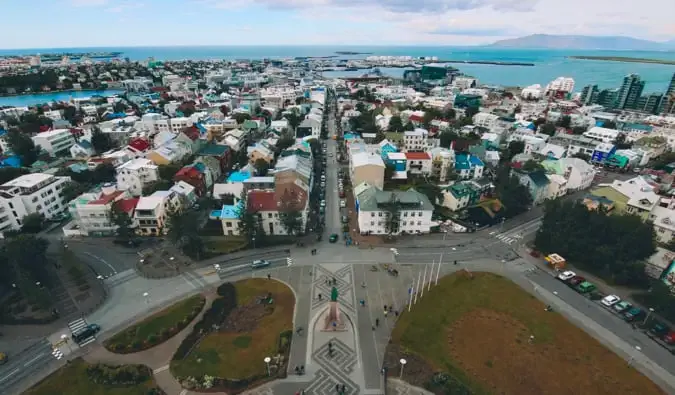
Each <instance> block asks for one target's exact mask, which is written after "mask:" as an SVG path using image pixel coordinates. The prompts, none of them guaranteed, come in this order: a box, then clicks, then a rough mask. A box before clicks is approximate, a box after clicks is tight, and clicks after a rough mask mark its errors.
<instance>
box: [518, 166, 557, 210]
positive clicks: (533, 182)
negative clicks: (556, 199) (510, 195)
mask: <svg viewBox="0 0 675 395" xmlns="http://www.w3.org/2000/svg"><path fill="white" fill-rule="evenodd" d="M513 174H514V175H515V176H516V177H517V178H518V180H519V181H520V184H521V185H524V186H525V187H527V189H528V190H529V191H530V197H531V198H532V203H533V204H541V203H543V202H544V200H546V199H547V198H548V191H549V187H548V185H549V180H548V177H546V172H545V171H544V170H535V171H532V172H529V173H527V172H513Z"/></svg>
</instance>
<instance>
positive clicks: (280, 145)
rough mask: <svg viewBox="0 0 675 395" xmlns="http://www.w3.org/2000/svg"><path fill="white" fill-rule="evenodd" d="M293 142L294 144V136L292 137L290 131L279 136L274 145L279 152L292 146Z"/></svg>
mask: <svg viewBox="0 0 675 395" xmlns="http://www.w3.org/2000/svg"><path fill="white" fill-rule="evenodd" d="M293 144H295V138H294V137H293V135H292V134H290V133H284V134H282V135H281V137H279V140H277V145H276V147H277V150H278V151H279V152H281V151H283V150H285V149H287V148H290V147H292V146H293Z"/></svg>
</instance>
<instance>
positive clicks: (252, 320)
mask: <svg viewBox="0 0 675 395" xmlns="http://www.w3.org/2000/svg"><path fill="white" fill-rule="evenodd" d="M225 286H229V287H227V288H226V287H225ZM219 294H220V295H224V296H223V297H222V298H220V299H216V301H214V304H216V302H217V301H218V300H221V299H226V301H223V302H221V303H222V304H223V305H225V306H226V307H225V308H220V309H218V310H219V311H220V312H219V313H215V312H214V313H213V314H209V312H207V313H206V314H205V315H204V317H205V319H206V318H207V316H211V317H213V319H212V322H211V323H210V325H206V324H201V323H199V324H197V325H196V326H195V329H197V327H200V328H204V329H205V335H203V336H199V335H195V337H193V338H191V339H190V340H188V339H186V340H187V343H188V344H187V345H183V344H181V348H180V349H179V351H180V352H179V351H177V353H176V355H174V359H173V360H172V362H171V372H172V373H173V375H174V376H175V377H177V378H178V379H179V381H181V383H182V385H183V386H185V387H186V388H190V389H195V390H202V391H204V390H210V391H213V390H221V391H227V392H228V393H230V394H232V393H237V392H239V391H243V390H245V389H246V388H250V387H251V386H253V385H257V384H260V382H262V381H265V380H268V379H271V378H275V377H284V376H285V373H286V363H287V359H288V352H289V351H290V343H291V337H292V336H291V335H292V329H293V309H294V308H295V296H294V295H293V292H292V291H291V290H290V289H289V288H288V287H287V286H286V285H285V284H283V283H281V282H278V281H275V280H267V279H259V278H258V279H248V280H243V281H239V282H237V283H236V284H234V285H232V284H224V286H221V288H219ZM225 312H226V313H227V314H224V313H225ZM193 333H194V332H193ZM196 333H199V332H196ZM265 357H270V358H272V362H271V364H270V366H271V377H269V376H268V375H267V371H266V366H265V364H264V363H263V359H264V358H265Z"/></svg>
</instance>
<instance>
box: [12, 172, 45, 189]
mask: <svg viewBox="0 0 675 395" xmlns="http://www.w3.org/2000/svg"><path fill="white" fill-rule="evenodd" d="M53 177H54V176H53V175H51V174H44V173H33V174H24V175H22V176H20V177H17V178H15V179H13V180H12V181H8V182H6V183H4V184H2V186H3V187H19V188H32V187H34V186H36V185H38V184H40V183H41V182H44V181H47V180H49V179H50V178H53Z"/></svg>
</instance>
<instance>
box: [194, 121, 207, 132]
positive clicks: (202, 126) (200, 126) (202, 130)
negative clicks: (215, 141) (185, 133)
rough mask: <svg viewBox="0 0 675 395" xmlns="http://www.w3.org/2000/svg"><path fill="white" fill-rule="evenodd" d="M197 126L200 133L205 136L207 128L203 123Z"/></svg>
mask: <svg viewBox="0 0 675 395" xmlns="http://www.w3.org/2000/svg"><path fill="white" fill-rule="evenodd" d="M195 126H196V127H197V129H199V133H202V134H204V133H206V132H207V130H206V128H205V127H204V125H202V124H201V123H197V124H196V125H195Z"/></svg>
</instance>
